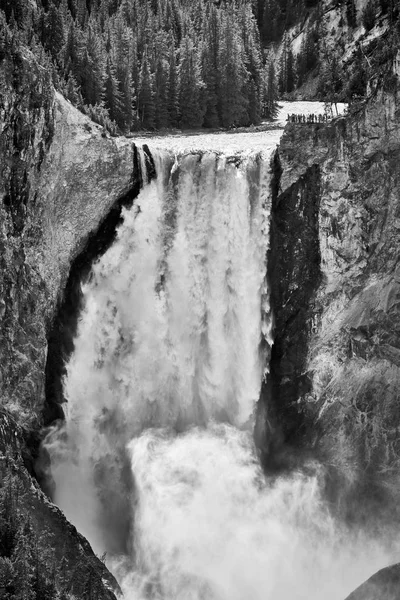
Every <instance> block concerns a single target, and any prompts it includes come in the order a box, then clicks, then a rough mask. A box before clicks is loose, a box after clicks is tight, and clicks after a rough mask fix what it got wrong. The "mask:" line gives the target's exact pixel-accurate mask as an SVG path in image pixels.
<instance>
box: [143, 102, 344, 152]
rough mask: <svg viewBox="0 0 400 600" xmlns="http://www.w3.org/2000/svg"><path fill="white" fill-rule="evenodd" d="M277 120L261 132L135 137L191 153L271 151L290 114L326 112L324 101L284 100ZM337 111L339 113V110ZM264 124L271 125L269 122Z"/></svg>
mask: <svg viewBox="0 0 400 600" xmlns="http://www.w3.org/2000/svg"><path fill="white" fill-rule="evenodd" d="M279 106H280V111H279V115H278V117H277V119H276V120H275V121H274V122H273V123H271V129H267V130H265V131H257V128H256V127H254V129H252V128H251V127H249V128H248V129H247V130H246V131H243V130H241V131H239V132H235V130H232V131H220V132H214V133H207V132H205V131H204V132H203V131H196V132H185V133H174V134H169V135H164V136H163V135H159V134H154V135H146V136H143V137H139V138H135V144H137V145H140V144H148V145H149V147H150V149H151V148H160V149H165V150H169V151H172V152H176V153H177V154H183V153H188V152H205V151H207V150H208V151H213V152H221V153H223V154H225V155H227V156H231V155H235V154H239V153H240V154H241V155H242V156H243V155H244V154H254V153H256V152H263V153H265V154H270V153H271V151H272V150H273V149H274V148H275V147H276V146H277V144H279V141H280V139H281V136H282V133H283V127H284V126H285V124H286V120H287V116H288V114H292V113H295V114H304V115H309V114H324V107H325V105H324V103H323V102H300V101H299V102H280V103H279ZM345 107H346V105H345V104H338V111H339V114H341V113H343V112H344V110H345ZM333 110H334V114H336V111H335V109H333ZM264 125H269V123H267V122H265V123H264Z"/></svg>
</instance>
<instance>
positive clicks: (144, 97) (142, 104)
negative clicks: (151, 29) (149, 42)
mask: <svg viewBox="0 0 400 600" xmlns="http://www.w3.org/2000/svg"><path fill="white" fill-rule="evenodd" d="M155 112H156V109H155V104H154V87H153V77H152V75H151V72H150V66H149V61H148V58H147V49H145V51H144V53H143V58H142V66H141V68H140V76H139V90H138V113H139V121H140V125H141V127H143V128H144V129H154V127H155Z"/></svg>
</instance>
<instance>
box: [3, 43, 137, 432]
mask: <svg viewBox="0 0 400 600" xmlns="http://www.w3.org/2000/svg"><path fill="white" fill-rule="evenodd" d="M0 69H1V74H0V77H2V78H3V79H4V81H5V83H6V85H5V86H2V87H1V92H0V116H1V121H0V154H1V156H2V162H1V167H0V200H1V202H0V223H1V225H0V248H1V253H0V261H1V265H0V271H1V278H0V298H1V300H0V317H1V321H0V394H1V397H2V402H3V405H4V406H7V407H9V408H10V410H11V411H13V410H16V411H18V413H19V416H20V417H21V411H22V412H23V413H24V415H23V416H24V417H25V419H26V421H27V422H29V421H30V420H31V419H32V418H34V416H35V415H38V414H39V413H40V407H41V406H43V402H44V367H45V361H46V350H47V340H46V338H47V335H48V331H49V327H50V324H51V320H52V318H53V316H54V311H55V308H56V304H57V300H58V296H59V293H60V290H61V289H62V288H63V286H64V284H65V281H66V278H67V275H68V270H69V267H70V264H71V262H72V260H73V259H74V258H75V256H76V255H77V254H78V253H79V252H80V251H82V250H83V248H84V246H85V243H86V241H87V239H88V236H89V234H90V232H92V231H94V230H96V228H97V227H98V225H99V223H100V221H101V220H102V219H103V218H104V217H105V215H106V214H107V212H108V211H109V210H110V208H111V207H112V205H113V204H114V202H115V201H116V199H117V198H119V197H120V196H122V195H124V194H125V193H126V192H127V191H128V190H129V189H130V187H132V185H133V180H132V175H133V154H132V144H131V143H130V142H129V140H126V139H125V140H123V141H120V140H119V139H117V138H110V137H109V136H106V135H105V133H104V132H103V129H102V128H101V127H100V126H98V125H96V124H94V123H92V122H91V121H90V120H89V119H87V118H86V117H84V116H83V115H81V114H80V113H79V112H78V111H76V110H75V109H73V108H72V106H71V105H70V104H69V103H68V102H67V101H65V100H64V99H63V98H62V97H61V96H59V95H58V94H56V95H55V94H54V92H53V90H52V87H51V85H50V82H49V80H48V78H47V76H46V74H45V73H44V72H43V71H42V69H41V67H39V66H38V65H37V64H36V63H35V62H34V61H33V60H32V57H30V56H29V55H28V54H27V55H23V54H16V56H14V57H13V59H5V60H3V61H2V62H1V65H0ZM32 82H33V83H32ZM94 182H96V183H95V184H94Z"/></svg>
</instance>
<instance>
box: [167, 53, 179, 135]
mask: <svg viewBox="0 0 400 600" xmlns="http://www.w3.org/2000/svg"><path fill="white" fill-rule="evenodd" d="M167 107H168V120H169V123H170V125H171V126H172V127H177V126H178V120H179V116H178V114H179V113H178V71H177V66H176V58H175V50H174V47H173V46H172V45H171V49H170V53H169V77H168V89H167Z"/></svg>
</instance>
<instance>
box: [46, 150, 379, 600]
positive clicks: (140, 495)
mask: <svg viewBox="0 0 400 600" xmlns="http://www.w3.org/2000/svg"><path fill="white" fill-rule="evenodd" d="M155 160H156V170H157V174H158V177H157V180H155V181H152V182H151V183H149V184H147V185H145V187H144V189H143V190H142V192H141V193H140V195H139V196H138V198H137V199H136V201H135V203H134V206H133V207H132V208H131V209H130V210H125V211H124V214H123V216H124V220H123V223H122V225H121V226H120V227H119V229H118V233H117V238H116V241H115V243H114V244H113V246H112V247H111V248H110V249H109V250H108V251H107V252H106V253H105V254H104V256H103V257H102V258H101V259H100V260H99V261H98V263H96V264H95V265H94V267H93V271H92V275H91V278H90V280H89V281H88V282H87V283H86V284H85V286H84V290H83V291H84V301H85V302H84V308H83V311H82V314H81V317H80V322H79V328H78V334H77V337H76V340H75V350H74V353H73V355H72V356H71V358H70V361H69V363H68V367H67V377H66V380H65V384H64V393H65V396H66V399H67V400H68V405H67V411H66V412H67V414H66V422H65V423H64V424H63V425H62V426H61V428H55V429H53V430H52V431H51V432H50V433H49V435H48V436H47V438H46V440H45V446H46V448H47V450H48V452H49V454H50V457H51V475H52V477H53V479H54V483H55V493H54V500H55V502H56V503H57V504H58V505H59V506H60V507H61V508H62V509H63V511H64V512H65V514H66V516H67V517H68V518H69V519H70V520H71V521H72V522H73V523H74V524H75V525H76V527H77V528H78V530H79V531H80V532H81V533H83V534H84V535H85V536H86V537H87V538H88V539H89V541H90V542H91V543H92V545H93V547H94V549H95V551H96V552H98V553H102V552H103V551H107V552H108V554H109V557H110V564H111V565H112V566H113V568H114V569H115V572H116V573H117V575H118V577H119V579H120V581H121V584H122V587H123V589H124V592H125V595H126V597H127V598H128V599H129V600H145V599H152V600H250V598H251V599H252V600H272V599H275V598H276V597H279V598H281V599H282V600H289V599H290V600H297V599H298V600H300V599H303V598H307V600H314V599H315V600H317V599H319V598H321V597H323V598H324V600H326V599H327V600H329V599H332V600H333V599H339V598H341V597H344V596H345V595H346V593H348V592H349V591H350V590H351V589H352V588H353V587H355V586H356V585H357V584H358V583H360V582H361V581H362V580H363V579H364V578H365V577H367V576H368V575H370V574H371V573H372V572H373V571H374V570H375V569H377V568H379V567H381V566H384V565H385V564H386V563H387V561H388V557H387V556H386V555H385V552H384V551H383V550H382V549H381V548H380V547H379V545H378V544H375V543H374V544H372V543H369V542H368V543H367V541H366V540H365V539H364V538H363V539H362V540H358V539H352V541H350V540H349V539H348V538H347V537H346V534H345V533H344V532H343V531H342V529H341V528H340V527H339V526H338V525H337V524H336V523H335V522H334V521H333V519H332V518H331V517H330V516H329V512H328V511H327V509H326V507H325V506H324V503H323V502H322V500H321V498H320V493H319V485H318V482H319V467H318V466H316V467H315V469H314V471H313V472H312V474H309V475H301V474H294V475H291V476H290V477H288V478H279V479H278V480H276V481H275V482H274V483H272V482H269V481H267V480H266V479H265V477H264V476H263V474H262V472H261V469H260V467H259V464H258V461H257V458H256V453H255V451H254V447H253V443H252V428H253V426H254V410H255V405H256V402H257V400H258V397H259V392H260V386H261V381H262V377H263V374H264V368H265V363H266V348H267V346H268V343H271V339H270V328H271V327H270V311H269V304H268V290H267V285H266V279H265V274H266V253H267V249H268V244H269V211H270V197H269V183H270V173H269V160H268V157H265V156H262V154H260V153H255V154H253V155H252V154H251V153H247V154H246V155H245V156H244V155H243V156H235V157H231V158H228V157H226V156H223V155H221V154H218V155H217V154H216V153H213V152H206V153H193V154H189V155H186V156H181V157H179V158H178V159H176V160H175V162H174V161H173V160H172V159H171V157H170V156H168V155H167V154H165V155H161V154H160V155H155ZM265 342H267V343H265ZM118 555H119V558H118Z"/></svg>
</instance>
